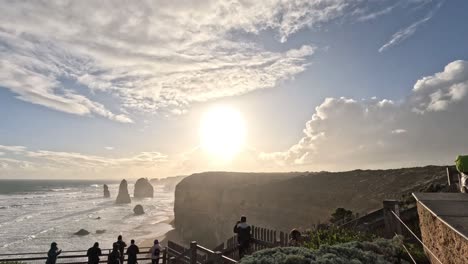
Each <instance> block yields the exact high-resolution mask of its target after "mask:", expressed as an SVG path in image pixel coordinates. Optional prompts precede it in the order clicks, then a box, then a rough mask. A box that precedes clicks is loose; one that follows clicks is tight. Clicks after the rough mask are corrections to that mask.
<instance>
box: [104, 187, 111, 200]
mask: <svg viewBox="0 0 468 264" xmlns="http://www.w3.org/2000/svg"><path fill="white" fill-rule="evenodd" d="M109 197H110V192H109V186H107V184H104V198H109Z"/></svg>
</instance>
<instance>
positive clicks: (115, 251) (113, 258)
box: [107, 242, 121, 264]
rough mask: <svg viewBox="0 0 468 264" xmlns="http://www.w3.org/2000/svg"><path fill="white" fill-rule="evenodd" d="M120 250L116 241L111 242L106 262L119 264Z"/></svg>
mask: <svg viewBox="0 0 468 264" xmlns="http://www.w3.org/2000/svg"><path fill="white" fill-rule="evenodd" d="M120 263H121V262H120V251H119V245H117V242H116V243H114V244H112V252H111V253H109V255H108V256H107V264H120Z"/></svg>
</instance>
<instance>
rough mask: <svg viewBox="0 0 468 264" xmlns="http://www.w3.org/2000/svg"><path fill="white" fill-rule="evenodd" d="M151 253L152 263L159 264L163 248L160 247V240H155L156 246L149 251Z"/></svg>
mask: <svg viewBox="0 0 468 264" xmlns="http://www.w3.org/2000/svg"><path fill="white" fill-rule="evenodd" d="M149 252H150V253H151V263H152V264H158V263H159V254H161V246H160V245H159V240H157V239H156V240H154V245H153V246H152V247H151V249H150V250H149Z"/></svg>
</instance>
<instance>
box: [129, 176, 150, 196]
mask: <svg viewBox="0 0 468 264" xmlns="http://www.w3.org/2000/svg"><path fill="white" fill-rule="evenodd" d="M153 193H154V189H153V185H151V183H150V182H149V181H148V179H145V178H140V179H138V180H137V181H136V183H135V190H134V192H133V197H135V198H146V197H151V198H152V197H153Z"/></svg>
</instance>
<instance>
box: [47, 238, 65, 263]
mask: <svg viewBox="0 0 468 264" xmlns="http://www.w3.org/2000/svg"><path fill="white" fill-rule="evenodd" d="M60 253H62V250H61V249H58V247H57V243H55V242H52V244H50V249H49V252H47V261H46V264H55V263H56V262H57V257H58V255H60Z"/></svg>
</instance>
